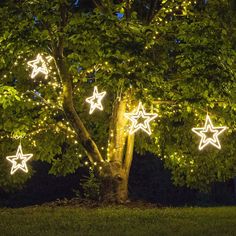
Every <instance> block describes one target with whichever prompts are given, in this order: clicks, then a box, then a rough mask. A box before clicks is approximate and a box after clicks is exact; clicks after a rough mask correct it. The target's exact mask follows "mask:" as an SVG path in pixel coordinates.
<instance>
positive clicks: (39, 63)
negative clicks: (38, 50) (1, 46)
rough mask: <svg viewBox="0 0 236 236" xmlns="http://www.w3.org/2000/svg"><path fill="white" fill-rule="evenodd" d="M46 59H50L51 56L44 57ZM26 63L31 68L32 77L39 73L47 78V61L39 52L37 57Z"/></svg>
mask: <svg viewBox="0 0 236 236" xmlns="http://www.w3.org/2000/svg"><path fill="white" fill-rule="evenodd" d="M46 60H47V61H48V62H50V61H51V60H52V57H51V56H48V57H46ZM27 64H28V66H30V67H32V68H33V70H32V73H31V78H32V79H33V78H35V77H36V76H37V75H38V74H39V73H42V74H44V75H45V76H46V77H45V78H47V76H48V73H49V71H48V68H47V63H46V61H45V60H44V59H43V57H42V56H41V55H40V54H38V55H37V58H36V59H35V60H33V61H29V62H27Z"/></svg>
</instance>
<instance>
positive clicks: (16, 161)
mask: <svg viewBox="0 0 236 236" xmlns="http://www.w3.org/2000/svg"><path fill="white" fill-rule="evenodd" d="M32 156H33V154H23V152H22V146H21V144H20V145H19V146H18V148H17V152H16V155H15V156H7V157H6V159H7V160H8V161H10V162H11V163H12V167H11V175H13V174H14V173H15V172H16V171H17V170H18V169H20V170H22V171H24V172H26V173H27V172H28V168H27V165H26V162H27V161H28V160H29V159H30V158H31V157H32Z"/></svg>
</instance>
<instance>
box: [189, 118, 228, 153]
mask: <svg viewBox="0 0 236 236" xmlns="http://www.w3.org/2000/svg"><path fill="white" fill-rule="evenodd" d="M226 129H227V127H226V126H221V127H214V126H213V124H212V121H211V119H210V117H209V115H208V114H207V116H206V121H205V125H204V127H203V128H192V131H193V132H194V133H195V134H197V135H198V136H200V137H201V141H200V143H199V146H198V148H199V150H202V149H203V148H204V147H206V146H207V145H208V144H211V145H213V146H214V147H216V148H218V149H221V145H220V141H219V138H218V136H219V135H220V134H221V133H223V132H224V131H225V130H226Z"/></svg>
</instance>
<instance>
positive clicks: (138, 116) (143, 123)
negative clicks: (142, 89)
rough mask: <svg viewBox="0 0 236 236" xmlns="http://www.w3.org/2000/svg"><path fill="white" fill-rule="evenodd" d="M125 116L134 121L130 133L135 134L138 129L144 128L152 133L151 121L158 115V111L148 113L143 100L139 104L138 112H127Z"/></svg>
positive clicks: (148, 132)
mask: <svg viewBox="0 0 236 236" xmlns="http://www.w3.org/2000/svg"><path fill="white" fill-rule="evenodd" d="M125 117H126V118H127V119H129V120H131V121H132V125H131V127H130V130H129V133H130V134H133V133H135V132H136V131H138V130H140V129H141V130H143V131H144V132H146V133H147V134H149V135H151V133H152V132H151V128H150V121H152V120H154V119H155V118H156V117H157V114H156V113H146V111H145V109H144V107H143V105H142V103H141V102H139V104H138V108H137V110H136V112H133V113H125Z"/></svg>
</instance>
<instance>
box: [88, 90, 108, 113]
mask: <svg viewBox="0 0 236 236" xmlns="http://www.w3.org/2000/svg"><path fill="white" fill-rule="evenodd" d="M105 95H106V92H105V91H104V92H101V93H99V92H98V88H97V86H95V87H94V90H93V96H91V97H88V98H87V99H86V102H87V103H89V104H90V111H89V114H90V115H91V114H92V113H93V112H94V110H95V109H96V108H97V109H99V110H101V111H102V110H103V106H102V103H101V102H102V99H103V98H104V96H105Z"/></svg>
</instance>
